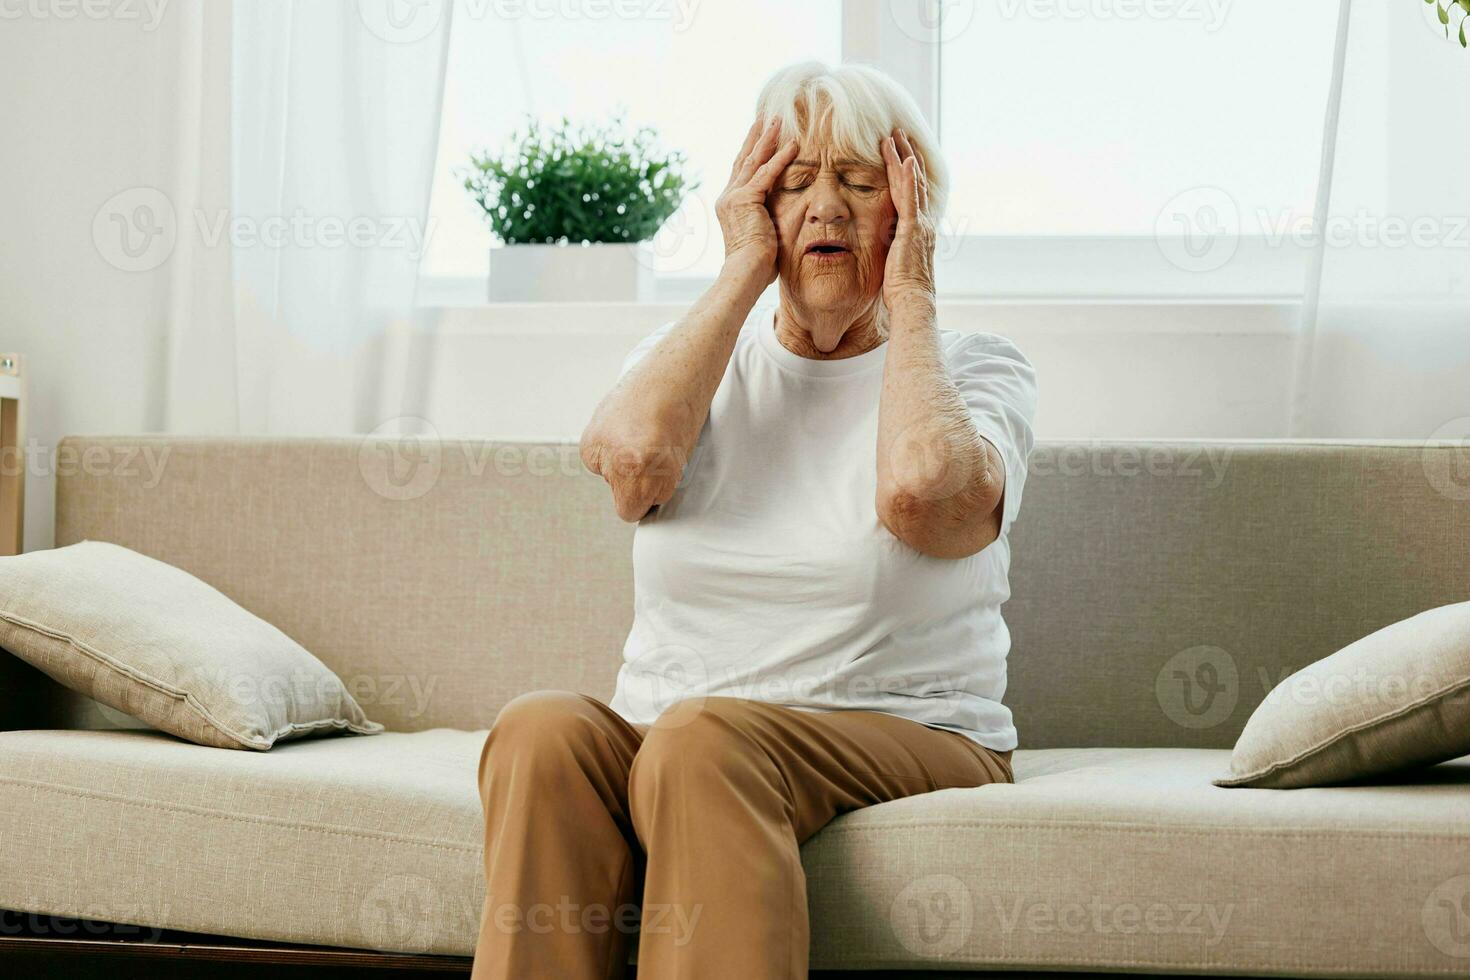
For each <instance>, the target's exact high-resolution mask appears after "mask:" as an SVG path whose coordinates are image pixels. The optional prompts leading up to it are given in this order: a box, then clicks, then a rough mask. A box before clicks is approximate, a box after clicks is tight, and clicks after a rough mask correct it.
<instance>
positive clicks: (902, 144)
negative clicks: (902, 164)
mask: <svg viewBox="0 0 1470 980" xmlns="http://www.w3.org/2000/svg"><path fill="white" fill-rule="evenodd" d="M895 132H896V133H897V134H898V147H899V149H900V150H902V151H903V159H905V160H907V159H908V158H909V157H915V156H918V154H917V153H915V152H914V144H912V143H910V142H909V134H908V133H905V132H904V131H903V130H902V129H898V130H895Z"/></svg>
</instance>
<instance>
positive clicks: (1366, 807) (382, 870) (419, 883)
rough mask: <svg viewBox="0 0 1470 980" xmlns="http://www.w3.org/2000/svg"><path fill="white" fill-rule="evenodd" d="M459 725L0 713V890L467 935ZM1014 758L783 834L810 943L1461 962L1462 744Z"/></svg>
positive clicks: (367, 936) (1008, 962)
mask: <svg viewBox="0 0 1470 980" xmlns="http://www.w3.org/2000/svg"><path fill="white" fill-rule="evenodd" d="M483 742H484V732H461V731H452V730H447V729H435V730H431V731H424V732H417V733H412V734H402V733H388V734H384V735H379V736H375V737H373V738H366V739H328V740H305V741H299V742H289V743H284V744H282V745H281V746H279V747H277V748H276V749H275V750H274V751H272V752H270V753H269V754H256V753H243V752H227V751H221V750H218V749H210V748H204V747H201V746H197V745H191V744H189V743H186V742H182V741H180V740H177V739H174V738H171V737H169V736H166V735H162V734H159V733H152V732H81V731H66V732H61V731H46V732H42V731H26V732H8V733H0V835H3V839H4V840H5V842H6V846H5V847H4V848H3V849H0V908H9V909H18V910H21V911H28V912H40V913H43V914H53V915H66V916H79V917H84V918H95V919H106V920H112V921H123V922H132V923H138V924H142V925H149V926H159V927H165V928H174V929H185V930H191V931H199V932H209V933H225V934H234V935H240V936H246V937H252V938H262V939H275V940H285V941H294V942H304V943H322V944H330V945H344V946H356V947H363V948H371V949H382V950H394V951H404V952H433V953H450V954H459V955H469V954H470V953H471V952H472V950H473V947H474V940H475V935H476V931H477V926H478V922H479V913H480V906H481V904H482V902H483V898H484V891H483V883H482V880H481V872H480V858H481V841H480V827H481V817H480V803H479V799H478V798H477V796H476V790H475V772H476V767H477V764H478V761H479V753H480V749H481V747H482V745H483ZM1013 764H1014V768H1015V771H1016V779H1017V782H1016V783H1015V784H1014V785H994V786H985V787H981V788H978V789H968V790H945V791H942V792H939V793H933V794H928V795H925V796H920V797H913V798H910V799H907V800H900V801H897V802H894V803H887V804H883V805H881V806H876V807H872V808H869V809H866V810H861V811H858V812H856V813H851V814H847V815H845V816H843V817H840V818H838V819H837V820H836V821H834V822H833V823H832V824H831V825H830V826H829V827H828V828H826V829H825V830H823V831H822V832H821V833H819V834H818V835H817V836H816V837H814V838H813V839H812V840H810V841H809V842H808V843H807V844H806V846H805V848H804V849H803V859H804V862H805V864H806V867H807V870H808V874H809V878H810V904H811V912H812V919H813V927H812V938H813V955H812V963H813V966H814V967H819V968H833V969H882V968H887V969H905V968H923V967H926V966H928V967H936V966H937V967H943V968H949V969H954V968H960V967H966V966H968V967H974V968H1006V967H1009V968H1013V969H1028V968H1029V969H1063V970H1065V969H1086V968H1091V969H1099V970H1116V971H1125V972H1126V971H1156V972H1186V973H1187V972H1218V973H1231V972H1233V973H1246V974H1258V975H1259V974H1288V975H1290V974H1295V975H1303V976H1306V975H1313V976H1350V975H1356V976H1365V975H1371V976H1382V977H1388V976H1440V975H1460V974H1464V973H1465V972H1466V970H1467V968H1470V759H1464V760H1458V761H1456V762H1451V763H1445V764H1443V765H1440V766H1437V767H1435V768H1433V769H1430V770H1425V771H1421V772H1419V773H1417V774H1410V775H1406V776H1401V777H1398V778H1397V779H1393V780H1387V779H1385V780H1383V781H1382V782H1380V783H1379V784H1376V785H1372V786H1354V787H1332V788H1321V789H1302V790H1291V791H1286V792H1282V791H1273V790H1257V789H1223V788H1220V787H1216V786H1212V785H1211V783H1210V781H1211V780H1212V779H1213V778H1215V777H1217V776H1219V775H1220V774H1221V773H1223V772H1225V771H1226V770H1227V768H1228V764H1229V752H1228V751H1227V750H1221V749H1049V750H1036V751H1026V750H1021V751H1018V752H1017V753H1016V755H1015V757H1014V759H1013ZM1462 915H1463V916H1467V917H1466V918H1463V919H1462V918H1458V916H1462Z"/></svg>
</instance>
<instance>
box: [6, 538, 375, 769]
mask: <svg viewBox="0 0 1470 980" xmlns="http://www.w3.org/2000/svg"><path fill="white" fill-rule="evenodd" d="M0 647H3V648H4V649H6V650H8V651H10V652H11V653H13V654H15V655H16V656H17V657H19V658H20V659H22V660H24V661H26V662H28V663H30V664H32V665H33V666H35V667H37V668H38V669H40V670H42V671H44V672H45V673H47V674H49V675H50V676H51V677H52V678H54V679H55V680H57V681H58V682H60V683H61V684H64V685H66V686H67V687H69V688H71V689H72V690H74V691H77V692H79V693H81V694H85V695H86V696H88V697H91V698H95V699H96V700H97V701H99V702H101V703H102V704H105V705H107V706H109V707H111V708H115V709H117V710H118V711H121V712H123V713H125V714H128V715H131V716H133V717H135V718H137V719H139V720H140V721H142V722H144V723H146V724H149V725H152V726H153V727H155V728H158V729H160V730H162V731H165V732H169V733H170V734H173V735H177V736H179V737H180V738H186V739H188V740H189V741H191V742H197V743H199V744H200V745H213V746H218V747H220V748H227V749H260V750H265V749H269V748H270V747H271V746H272V745H274V744H275V743H276V742H277V741H278V740H280V739H287V738H297V737H299V736H303V735H312V734H316V733H324V732H335V731H349V732H357V733H359V734H364V735H370V734H373V733H375V732H380V731H382V730H383V726H382V725H379V724H377V723H375V722H371V721H369V720H368V719H367V716H366V715H364V714H363V710H362V708H361V707H360V706H359V705H358V703H357V702H356V701H355V700H354V699H353V698H352V695H351V694H349V693H348V691H347V689H346V687H344V686H343V684H342V681H341V679H340V678H338V677H337V675H336V674H334V673H332V671H331V670H329V669H328V668H327V666H326V665H325V664H323V663H322V662H321V661H320V660H318V659H317V658H316V657H314V656H312V655H311V654H310V653H308V652H307V651H306V650H305V649H304V648H302V646H301V645H300V644H298V643H297V642H296V641H294V640H292V639H291V638H290V637H289V636H287V635H286V634H285V633H282V632H281V631H280V630H278V629H276V628H275V627H274V626H272V625H271V624H270V623H267V622H265V621H264V620H262V619H260V618H259V617H257V616H254V615H251V614H250V613H249V612H247V611H246V610H244V609H242V608H241V607H240V606H238V605H236V604H235V603H234V602H232V601H230V599H229V598H227V597H226V596H225V595H224V594H223V593H221V592H219V591H218V590H216V589H214V588H211V587H210V586H209V585H206V584H205V583H204V582H201V581H200V580H199V579H197V578H195V577H194V576H192V575H190V574H189V573H187V572H185V571H182V570H180V569H178V568H175V567H173V566H172V565H168V564H165V563H164V562H161V561H155V560H154V559H152V558H148V557H146V556H144V555H140V554H138V553H137V552H135V551H129V550H128V549H127V548H123V547H120V546H118V545H115V544H106V543H103V542H100V541H84V542H82V543H80V544H74V545H71V546H70V547H66V548H58V549H55V550H53V551H37V552H32V553H30V554H26V555H20V556H18V557H13V558H0Z"/></svg>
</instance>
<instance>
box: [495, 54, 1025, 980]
mask: <svg viewBox="0 0 1470 980" xmlns="http://www.w3.org/2000/svg"><path fill="white" fill-rule="evenodd" d="M945 187H946V181H945V170H944V166H943V163H942V161H941V159H940V157H939V150H938V147H937V146H936V144H935V141H934V137H933V134H932V133H931V131H930V130H929V128H928V126H926V125H925V123H924V120H923V118H922V117H921V115H920V114H919V112H918V110H917V108H916V106H915V105H914V103H913V101H912V100H911V99H910V98H909V97H908V96H907V95H906V94H905V93H904V92H903V90H902V89H900V88H899V87H898V86H897V85H896V84H895V83H894V82H893V81H892V80H890V79H889V78H887V77H886V76H884V75H883V74H881V73H880V72H878V71H875V70H873V69H871V68H865V67H859V66H855V65H848V66H843V67H840V68H835V69H833V68H827V67H826V66H824V65H820V64H801V65H796V66H793V67H790V68H787V69H785V70H783V71H781V72H779V73H778V74H777V75H776V76H775V77H773V78H772V79H771V80H770V82H769V83H768V84H767V85H766V87H765V89H764V91H763V92H762V93H761V96H760V100H759V104H758V110H757V117H756V121H755V123H754V124H753V125H752V126H751V127H750V131H749V132H748V133H747V134H746V136H745V142H744V145H743V146H741V147H740V151H739V152H738V153H737V154H736V157H735V163H734V167H733V169H732V171H731V174H730V181H729V185H728V186H727V187H726V188H725V190H724V193H723V194H722V195H721V196H720V199H719V202H718V204H717V207H716V211H717V213H718V215H719V219H720V223H721V227H722V229H723V232H724V239H725V261H724V267H723V269H722V270H721V272H720V275H719V277H718V278H717V279H716V281H715V283H714V285H713V286H711V287H710V289H709V291H708V292H707V293H705V294H704V296H703V298H701V299H700V300H699V301H698V302H697V303H695V304H694V305H693V307H692V308H691V309H690V310H689V312H688V313H687V314H685V315H684V316H683V317H682V318H681V319H679V320H678V321H677V322H674V323H670V324H668V325H665V326H663V327H661V328H659V329H658V330H656V331H654V332H653V333H652V334H651V335H650V336H648V337H647V338H646V339H644V340H643V341H642V342H641V343H639V344H638V345H637V347H636V348H635V349H634V350H633V352H632V353H631V354H630V355H629V356H628V358H627V360H626V362H625V363H624V365H623V372H622V376H621V378H620V380H619V381H618V383H617V385H616V387H614V388H613V390H612V391H611V392H609V393H608V394H607V396H606V397H605V398H604V399H603V400H602V402H601V404H600V405H599V406H598V408H597V411H596V414H595V415H594V417H593V418H592V420H591V423H590V424H589V425H588V426H587V429H586V432H585V434H584V435H583V437H582V457H583V459H584V460H585V462H586V464H587V466H588V467H589V468H590V469H591V470H593V471H594V472H596V473H598V474H600V475H601V476H602V477H603V478H604V479H605V480H606V481H607V483H608V485H609V487H610V488H611V490H612V498H613V503H614V505H615V507H616V509H617V512H618V515H619V516H620V517H622V518H623V519H624V520H627V521H636V522H638V527H637V530H636V532H635V534H634V538H633V568H634V589H635V596H634V620H633V628H632V631H631V633H630V634H629V636H628V640H627V644H626V646H625V648H624V651H623V660H624V663H623V666H622V669H621V672H620V673H619V675H618V682H617V690H616V692H615V694H614V695H613V698H612V700H611V702H610V703H608V704H604V703H603V702H601V701H599V700H597V699H594V698H591V697H588V696H586V695H580V694H572V693H567V692H537V693H532V694H526V695H522V696H521V697H519V698H516V699H515V700H514V701H512V702H511V703H510V704H508V705H507V706H506V707H505V709H504V710H503V711H502V712H501V714H500V715H499V717H498V718H497V719H496V722H495V726H494V728H493V729H492V730H491V732H490V736H489V738H488V740H487V742H486V745H485V750H484V754H483V756H482V759H481V764H480V773H479V778H480V788H481V798H482V801H483V803H484V807H485V820H486V824H485V876H486V882H487V886H488V892H489V894H488V898H487V900H486V905H485V910H484V917H483V919H482V925H481V930H482V931H481V934H480V939H479V946H478V949H477V952H476V958H475V967H474V976H475V977H477V978H480V980H489V978H492V977H494V978H505V980H509V978H517V980H521V978H534V977H555V978H558V980H584V978H585V980H593V978H607V977H621V976H622V975H623V974H622V970H623V967H624V964H625V963H626V961H627V955H628V944H629V939H630V936H631V934H632V933H634V932H637V933H638V934H639V940H638V943H639V946H638V960H639V970H638V975H639V976H640V977H654V978H675V977H680V978H695V980H712V978H722V977H730V978H738V980H762V978H777V977H779V978H783V980H790V978H796V977H805V976H806V971H807V951H808V919H807V904H806V882H805V878H804V876H803V873H802V865H801V858H800V855H799V852H798V848H799V846H800V845H801V843H802V842H803V841H805V840H806V839H807V838H808V837H810V836H811V835H812V834H814V833H816V831H817V830H819V829H820V828H821V827H822V826H823V825H824V824H826V823H827V822H828V821H830V820H831V819H832V818H833V817H835V816H837V815H838V814H841V813H844V812H847V811H850V810H853V809H856V808H859V807H864V806H869V805H872V804H874V803H882V802H885V801H888V800H896V799H899V798H901V797H906V796H911V795H914V794H917V793H926V792H930V791H932V790H939V789H944V788H946V787H955V786H967V787H972V786H980V785H983V784H986V783H994V782H1007V781H1010V779H1011V769H1010V755H1011V750H1012V749H1013V748H1014V747H1015V745H1016V732H1015V729H1014V728H1013V727H1012V725H1011V716H1010V712H1009V711H1008V710H1007V709H1006V708H1005V707H1003V706H1002V704H1001V696H1002V694H1003V692H1004V690H1005V676H1006V673H1005V658H1006V653H1007V650H1008V648H1009V645H1010V640H1009V635H1008V633H1007V631H1006V626H1005V623H1004V622H1003V621H1002V619H1001V614H1000V607H1001V604H1002V603H1003V602H1004V601H1005V600H1006V599H1007V598H1008V596H1009V594H1010V592H1009V588H1008V585H1007V569H1008V565H1009V558H1010V551H1009V547H1008V545H1007V542H1006V533H1007V530H1008V529H1009V527H1010V524H1011V522H1012V521H1013V520H1014V519H1015V516H1016V512H1017V509H1018V508H1019V506H1020V501H1021V487H1022V480H1023V479H1024V476H1025V460H1026V456H1027V454H1028V453H1029V451H1030V448H1031V443H1032V435H1031V418H1032V414H1033V410H1034V404H1035V382H1034V375H1033V372H1032V369H1031V366H1030V365H1029V364H1028V363H1027V361H1026V360H1025V358H1023V357H1022V356H1021V354H1020V353H1019V352H1018V351H1017V350H1016V348H1015V347H1014V346H1012V345H1011V344H1010V343H1009V342H1008V341H1005V340H1003V339H1000V338H998V337H994V336H989V335H984V334H960V333H957V332H954V331H949V330H944V329H940V328H939V326H938V324H937V323H936V312H935V298H934V278H933V257H934V244H935V222H936V219H937V216H938V215H939V213H940V211H941V209H942V207H943V201H944V194H945ZM777 279H779V281H780V289H779V299H778V300H777V301H776V302H773V303H770V304H769V305H768V304H766V303H762V302H760V297H761V295H762V293H763V292H764V291H765V289H766V288H767V286H769V285H770V283H771V282H772V281H773V280H777Z"/></svg>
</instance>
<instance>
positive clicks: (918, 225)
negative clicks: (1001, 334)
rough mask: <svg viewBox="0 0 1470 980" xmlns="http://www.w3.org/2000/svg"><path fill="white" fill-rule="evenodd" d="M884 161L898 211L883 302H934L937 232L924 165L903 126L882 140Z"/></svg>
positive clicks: (890, 247) (885, 269)
mask: <svg viewBox="0 0 1470 980" xmlns="http://www.w3.org/2000/svg"><path fill="white" fill-rule="evenodd" d="M883 162H884V164H886V166H887V168H888V193H889V195H890V196H892V198H893V206H894V208H895V209H896V210H897V211H898V225H897V227H896V229H895V230H894V235H893V243H892V244H891V245H889V247H888V262H887V264H886V265H885V267H884V269H883V302H884V304H885V305H887V307H888V309H890V310H892V309H894V308H895V307H897V306H898V305H899V304H900V303H901V302H902V301H904V300H906V299H911V298H915V297H918V298H921V299H923V300H924V301H926V302H929V303H932V302H933V301H934V243H935V239H936V237H937V233H936V230H935V227H934V220H933V217H932V216H931V215H930V213H929V181H928V178H927V176H926V175H925V173H924V164H923V162H922V161H921V160H920V159H919V156H918V154H917V153H915V152H914V148H913V145H912V144H910V143H909V138H908V136H907V135H905V133H904V131H903V130H901V129H899V130H895V131H894V135H892V136H890V137H888V138H887V139H885V140H884V141H883Z"/></svg>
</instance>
